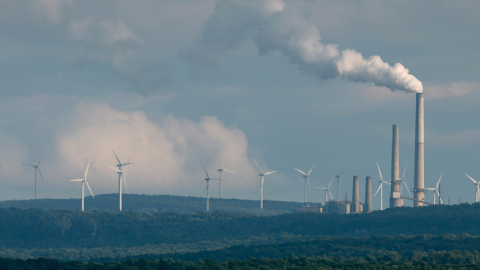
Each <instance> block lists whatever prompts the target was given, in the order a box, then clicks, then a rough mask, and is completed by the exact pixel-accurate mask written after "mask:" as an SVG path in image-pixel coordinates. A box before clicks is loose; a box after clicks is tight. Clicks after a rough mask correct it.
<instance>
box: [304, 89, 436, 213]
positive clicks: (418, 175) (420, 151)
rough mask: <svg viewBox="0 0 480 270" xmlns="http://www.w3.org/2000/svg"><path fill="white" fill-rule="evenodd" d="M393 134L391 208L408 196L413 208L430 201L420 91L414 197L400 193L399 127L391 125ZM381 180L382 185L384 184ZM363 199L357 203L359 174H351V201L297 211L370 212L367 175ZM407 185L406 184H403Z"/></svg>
mask: <svg viewBox="0 0 480 270" xmlns="http://www.w3.org/2000/svg"><path fill="white" fill-rule="evenodd" d="M392 129H393V132H392V133H393V134H392V166H391V170H392V171H391V178H390V179H391V180H390V183H388V184H390V203H389V206H390V207H402V206H403V200H404V199H408V200H412V201H413V205H414V207H419V206H424V205H425V204H431V203H428V202H425V150H424V149H425V148H424V142H425V140H424V139H425V138H424V131H425V123H424V96H423V93H417V94H416V117H415V172H414V190H413V192H414V197H413V198H411V197H406V196H403V195H402V193H401V185H402V182H403V181H404V179H403V178H400V160H399V146H398V142H399V139H398V126H397V125H393V128H392ZM382 182H383V179H382V181H381V185H382V184H383V183H386V182H383V183H382ZM365 184H366V186H365V201H364V203H362V202H360V189H359V181H358V176H354V177H353V192H352V200H351V201H349V200H347V198H345V200H339V198H338V196H337V200H330V201H326V202H325V204H324V205H323V206H321V207H318V206H306V207H302V208H300V209H298V210H299V211H300V212H320V213H339V214H349V213H370V212H371V211H372V179H371V177H370V176H367V177H366V182H365ZM405 186H406V185H405Z"/></svg>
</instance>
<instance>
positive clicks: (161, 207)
mask: <svg viewBox="0 0 480 270" xmlns="http://www.w3.org/2000/svg"><path fill="white" fill-rule="evenodd" d="M205 200H206V199H205V198H201V197H190V196H188V197H187V196H174V195H139V194H123V211H131V212H140V213H158V212H169V213H192V212H197V211H205ZM303 205H305V204H304V203H297V202H284V201H268V200H266V201H264V209H263V210H261V209H260V201H255V200H240V199H216V198H210V211H212V212H214V211H218V212H229V213H244V214H252V215H262V216H266V215H278V214H285V213H292V212H294V211H295V210H296V209H297V208H299V207H301V206H303ZM0 207H1V208H9V207H15V208H20V209H30V208H38V209H42V210H48V209H61V210H77V209H80V207H81V199H37V200H10V201H0ZM85 210H86V211H95V210H96V211H104V212H112V213H116V212H119V210H118V194H115V193H114V194H100V195H97V196H95V199H93V198H92V197H91V196H88V197H85Z"/></svg>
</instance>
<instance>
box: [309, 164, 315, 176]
mask: <svg viewBox="0 0 480 270" xmlns="http://www.w3.org/2000/svg"><path fill="white" fill-rule="evenodd" d="M313 168H315V164H313V166H312V168H311V169H310V171H308V174H307V175H310V173H311V172H312V170H313Z"/></svg>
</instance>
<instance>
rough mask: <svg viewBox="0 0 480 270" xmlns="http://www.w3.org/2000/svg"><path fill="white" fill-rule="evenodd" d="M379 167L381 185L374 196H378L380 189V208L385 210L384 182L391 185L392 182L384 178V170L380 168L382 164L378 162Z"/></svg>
mask: <svg viewBox="0 0 480 270" xmlns="http://www.w3.org/2000/svg"><path fill="white" fill-rule="evenodd" d="M377 167H378V174H380V179H381V181H378V182H379V183H380V186H379V187H378V189H377V192H375V195H373V196H374V197H375V196H377V193H378V191H380V210H383V184H389V185H391V183H390V182H387V181H384V180H383V176H382V171H381V170H380V166H378V162H377ZM407 189H408V188H407Z"/></svg>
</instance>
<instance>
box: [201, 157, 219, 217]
mask: <svg viewBox="0 0 480 270" xmlns="http://www.w3.org/2000/svg"><path fill="white" fill-rule="evenodd" d="M200 162H202V161H200ZM202 166H203V169H204V170H205V174H206V175H207V178H205V181H207V186H206V187H205V190H206V191H207V212H208V211H209V210H210V194H209V190H208V183H209V182H210V180H220V179H216V178H210V176H208V172H207V169H206V168H205V165H204V164H203V162H202ZM220 182H221V181H220ZM205 190H204V191H203V193H205ZM202 196H203V194H202Z"/></svg>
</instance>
